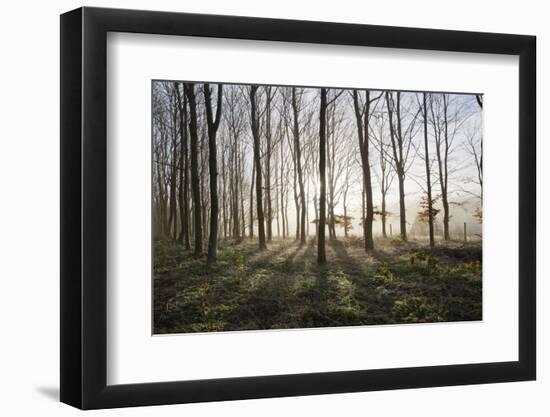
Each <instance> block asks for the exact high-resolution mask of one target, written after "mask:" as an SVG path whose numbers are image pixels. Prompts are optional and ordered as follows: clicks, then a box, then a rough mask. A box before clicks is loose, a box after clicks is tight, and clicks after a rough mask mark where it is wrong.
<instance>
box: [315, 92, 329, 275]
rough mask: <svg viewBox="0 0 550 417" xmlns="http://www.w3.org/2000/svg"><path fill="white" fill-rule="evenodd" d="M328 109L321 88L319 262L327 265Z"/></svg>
mask: <svg viewBox="0 0 550 417" xmlns="http://www.w3.org/2000/svg"><path fill="white" fill-rule="evenodd" d="M326 110H327V90H326V89H325V88H321V105H320V111H319V178H320V184H321V185H320V190H319V231H318V233H317V263H318V264H319V265H325V264H326V263H327V256H326V252H325V223H326V204H327V201H326V198H327V197H326V151H325V147H326V117H327V114H326Z"/></svg>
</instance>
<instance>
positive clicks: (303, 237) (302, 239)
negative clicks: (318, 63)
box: [292, 88, 326, 245]
mask: <svg viewBox="0 0 550 417" xmlns="http://www.w3.org/2000/svg"><path fill="white" fill-rule="evenodd" d="M325 94H326V92H325ZM292 112H293V115H294V127H293V129H292V133H293V136H294V148H295V153H296V168H297V170H298V185H299V187H300V206H301V212H300V245H304V244H305V243H306V196H305V190H304V178H303V171H302V156H301V155H302V151H301V149H300V148H301V147H300V127H299V124H298V104H297V101H296V88H292Z"/></svg>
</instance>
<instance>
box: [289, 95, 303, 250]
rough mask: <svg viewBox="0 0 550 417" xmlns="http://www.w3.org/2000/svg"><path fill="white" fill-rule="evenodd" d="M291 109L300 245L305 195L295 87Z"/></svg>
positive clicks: (301, 242) (301, 243)
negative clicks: (296, 173) (296, 175)
mask: <svg viewBox="0 0 550 417" xmlns="http://www.w3.org/2000/svg"><path fill="white" fill-rule="evenodd" d="M292 111H293V114H294V128H293V135H294V149H295V153H296V168H297V170H298V185H299V187H300V206H301V212H300V245H304V244H305V243H306V196H305V190H304V179H303V171H302V156H301V155H302V151H301V149H300V148H301V147H300V128H299V125H298V104H297V101H296V88H293V89H292Z"/></svg>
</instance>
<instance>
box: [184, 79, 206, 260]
mask: <svg viewBox="0 0 550 417" xmlns="http://www.w3.org/2000/svg"><path fill="white" fill-rule="evenodd" d="M184 86H185V94H186V95H187V100H188V101H189V113H190V120H189V133H190V136H191V192H192V194H193V211H194V213H193V223H194V227H193V231H194V234H195V248H194V253H195V255H197V256H198V255H200V254H201V252H202V219H201V191H200V179H199V164H198V142H199V135H198V131H197V103H196V97H195V84H193V83H186V84H184Z"/></svg>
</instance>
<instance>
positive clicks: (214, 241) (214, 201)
mask: <svg viewBox="0 0 550 417" xmlns="http://www.w3.org/2000/svg"><path fill="white" fill-rule="evenodd" d="M222 97H223V87H222V85H221V84H218V101H217V104H216V113H215V116H214V112H213V110H212V91H211V90H210V84H204V104H205V106H206V125H207V127H208V169H209V173H210V238H209V240H208V256H207V259H206V262H207V264H208V265H211V264H213V263H214V262H216V257H217V247H218V210H219V208H218V165H217V161H218V151H217V147H216V133H217V132H218V127H219V126H220V119H221V114H222Z"/></svg>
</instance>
